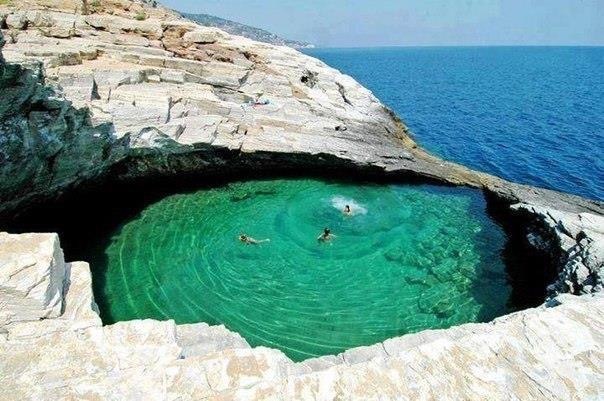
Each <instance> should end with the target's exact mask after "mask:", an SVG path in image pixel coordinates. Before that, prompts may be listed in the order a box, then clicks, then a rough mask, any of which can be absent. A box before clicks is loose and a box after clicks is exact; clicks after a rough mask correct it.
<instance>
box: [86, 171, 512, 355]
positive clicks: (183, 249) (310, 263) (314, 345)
mask: <svg viewBox="0 0 604 401" xmlns="http://www.w3.org/2000/svg"><path fill="white" fill-rule="evenodd" d="M340 201H345V202H347V204H350V205H351V206H352V210H353V213H354V214H353V215H352V216H346V215H344V214H343V213H342V210H341V209H340V207H339V206H341V205H340V204H339V203H340ZM334 205H336V206H338V207H334ZM485 207H486V206H485V202H484V199H483V197H482V195H481V194H480V193H479V192H476V191H473V190H469V189H454V188H442V187H435V186H396V185H351V184H342V183H329V182H322V181H316V180H302V179H297V180H270V181H251V182H240V183H233V184H230V185H228V186H225V187H218V188H214V189H209V190H202V191H198V192H194V193H190V194H180V195H173V196H169V197H167V198H165V199H163V200H161V201H159V202H156V203H154V204H152V205H150V206H148V207H147V208H145V209H144V210H143V211H142V212H141V213H140V214H139V215H137V216H136V217H134V218H133V219H131V220H130V221H127V222H125V223H124V224H123V225H122V226H121V227H120V228H119V229H118V230H117V231H115V232H114V233H112V236H111V238H110V240H109V242H108V246H107V247H106V249H105V250H104V252H103V254H102V255H97V256H96V257H94V256H93V255H91V259H89V260H92V261H93V262H92V267H93V272H94V274H95V281H96V282H97V283H100V284H99V285H97V291H96V295H97V300H98V301H99V302H100V305H101V309H102V316H103V318H104V320H105V322H108V323H109V322H116V321H120V320H131V319H137V318H155V319H161V320H163V319H175V320H176V322H177V323H191V322H200V321H203V322H208V323H211V324H221V323H222V324H225V325H226V326H227V327H228V328H229V329H231V330H234V331H237V332H238V333H241V334H242V335H243V336H244V337H245V338H246V339H247V340H248V341H249V342H250V343H251V344H252V345H265V346H270V347H275V348H279V349H281V350H282V351H284V352H285V353H286V354H287V355H288V356H290V357H291V358H292V359H294V360H302V359H307V358H309V357H313V356H320V355H326V354H337V353H339V352H342V351H344V350H345V349H348V348H352V347H356V346H359V345H368V344H373V343H376V342H379V341H382V340H385V339H387V338H390V337H393V336H396V335H401V334H405V333H410V332H415V331H419V330H422V329H427V328H443V327H449V326H453V325H456V324H460V323H465V322H476V321H487V320H491V319H493V318H494V317H497V316H499V315H502V314H504V313H506V312H508V311H509V308H508V307H507V301H508V299H509V296H510V291H511V288H510V286H509V285H508V283H507V277H506V272H505V266H504V263H503V261H502V258H501V250H502V248H503V246H504V241H505V235H504V233H503V231H502V230H501V228H500V227H498V226H497V225H496V224H495V223H494V222H492V221H491V220H490V219H489V218H488V217H487V215H486V212H485ZM325 227H329V228H330V229H331V230H332V232H333V233H334V234H335V235H336V237H335V238H334V239H333V240H332V241H331V242H329V243H320V242H319V241H317V236H318V235H319V234H320V233H321V231H322V230H323V228H325ZM242 233H245V234H247V235H249V236H251V237H253V238H255V239H258V240H264V239H270V242H264V243H262V244H259V245H245V244H243V243H241V242H240V241H239V240H238V236H239V235H240V234H242ZM99 240H100V241H104V240H105V239H99Z"/></svg>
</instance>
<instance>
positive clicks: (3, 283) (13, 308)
mask: <svg viewBox="0 0 604 401" xmlns="http://www.w3.org/2000/svg"><path fill="white" fill-rule="evenodd" d="M64 279H65V262H64V260H63V251H62V250H61V248H60V246H59V238H58V236H57V235H56V234H46V235H36V234H24V235H22V236H15V235H11V234H7V233H0V299H1V303H2V310H1V311H0V327H2V326H6V325H8V324H10V323H13V322H17V321H35V320H40V319H46V318H52V317H58V316H59V315H60V314H61V312H62V307H63V287H64V285H65V283H64Z"/></svg>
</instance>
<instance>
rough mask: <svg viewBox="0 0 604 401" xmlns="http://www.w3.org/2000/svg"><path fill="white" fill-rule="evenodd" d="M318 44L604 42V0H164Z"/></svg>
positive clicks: (183, 8) (172, 5) (180, 8)
mask: <svg viewBox="0 0 604 401" xmlns="http://www.w3.org/2000/svg"><path fill="white" fill-rule="evenodd" d="M160 1H161V3H163V4H164V5H166V6H168V7H170V8H173V9H175V10H178V11H183V12H190V13H206V14H212V15H216V16H219V17H222V18H227V19H230V20H233V21H237V22H241V23H244V24H247V25H251V26H255V27H258V28H263V29H266V30H268V31H270V32H273V33H276V34H277V35H280V36H282V37H285V38H288V39H296V40H303V41H307V42H310V43H313V44H315V45H317V46H319V47H371V46H447V45H449V46H453V45H463V46H475V45H600V46H601V45H604V0H398V1H396V0H348V1H346V0H324V1H320V0H160Z"/></svg>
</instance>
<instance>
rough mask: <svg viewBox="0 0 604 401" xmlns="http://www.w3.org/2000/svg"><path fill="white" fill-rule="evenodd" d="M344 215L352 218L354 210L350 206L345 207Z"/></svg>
mask: <svg viewBox="0 0 604 401" xmlns="http://www.w3.org/2000/svg"><path fill="white" fill-rule="evenodd" d="M342 213H344V214H345V215H346V216H352V209H351V208H350V205H346V206H344V210H342Z"/></svg>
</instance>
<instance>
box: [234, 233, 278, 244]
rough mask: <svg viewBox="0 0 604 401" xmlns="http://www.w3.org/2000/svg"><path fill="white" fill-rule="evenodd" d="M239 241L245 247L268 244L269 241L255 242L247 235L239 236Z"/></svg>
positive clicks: (255, 240)
mask: <svg viewBox="0 0 604 401" xmlns="http://www.w3.org/2000/svg"><path fill="white" fill-rule="evenodd" d="M239 241H241V242H243V243H244V244H246V245H258V244H261V243H263V242H270V241H271V240H270V239H263V240H257V239H255V238H252V237H250V236H249V235H246V234H241V235H240V236H239Z"/></svg>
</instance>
